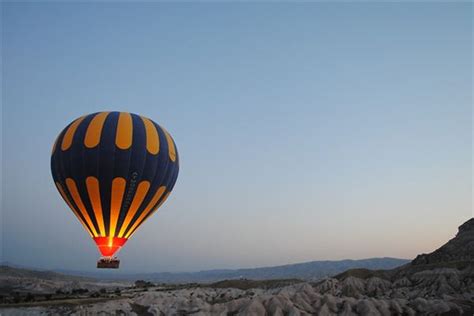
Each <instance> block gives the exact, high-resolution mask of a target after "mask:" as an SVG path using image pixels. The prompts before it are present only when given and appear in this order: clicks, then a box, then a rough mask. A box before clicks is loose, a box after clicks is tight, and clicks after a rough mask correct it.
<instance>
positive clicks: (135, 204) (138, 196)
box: [118, 181, 150, 237]
mask: <svg viewBox="0 0 474 316" xmlns="http://www.w3.org/2000/svg"><path fill="white" fill-rule="evenodd" d="M149 188H150V182H148V181H142V182H140V184H139V185H138V188H137V192H136V193H135V196H134V197H133V201H132V204H131V205H130V208H129V209H128V212H127V216H126V217H125V220H124V221H123V224H122V227H121V228H120V232H119V234H118V237H123V234H124V233H125V231H126V230H127V227H128V225H130V222H131V221H132V219H133V217H134V216H135V214H136V213H137V210H138V208H139V207H140V205H141V204H142V202H143V199H145V196H146V194H147V192H148V189H149Z"/></svg>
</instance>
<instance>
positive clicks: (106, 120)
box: [51, 112, 179, 268]
mask: <svg viewBox="0 0 474 316" xmlns="http://www.w3.org/2000/svg"><path fill="white" fill-rule="evenodd" d="M178 171H179V157H178V151H177V149H176V144H175V143H174V141H173V138H171V135H170V134H169V133H168V132H167V131H166V130H165V129H164V128H163V127H161V126H160V125H158V124H156V123H155V122H153V121H152V120H151V119H149V118H146V117H143V116H140V115H136V114H132V113H126V112H98V113H93V114H89V115H85V116H82V117H80V118H78V119H76V120H74V121H72V122H71V123H70V124H69V125H68V126H66V128H65V129H64V130H63V131H62V132H61V133H60V134H59V136H58V137H57V139H56V142H55V143H54V146H53V151H52V155H51V172H52V175H53V179H54V183H55V185H56V187H57V189H58V191H59V193H60V195H61V196H62V198H63V199H64V201H65V202H66V204H67V205H68V206H69V208H70V209H71V210H72V211H73V212H74V214H75V215H76V217H77V218H78V219H79V222H80V223H81V224H82V225H83V226H84V228H85V230H86V231H87V233H88V234H89V235H90V236H91V237H92V239H93V240H94V242H95V243H96V245H97V247H98V249H99V252H100V253H101V255H102V257H101V258H100V259H99V261H98V262H97V267H98V268H118V266H119V262H120V261H119V260H118V259H117V258H116V257H115V255H116V253H117V252H118V251H119V250H120V249H121V248H122V247H123V246H124V245H125V243H126V242H127V240H128V239H129V238H130V237H131V236H132V235H133V234H134V233H135V232H136V231H137V229H138V228H139V227H140V225H142V224H143V223H144V222H145V221H146V220H147V219H148V218H149V217H150V216H151V215H152V214H153V213H154V212H155V211H156V210H157V209H158V208H159V207H160V206H161V205H162V204H163V202H165V201H166V199H167V198H168V196H169V194H170V193H171V191H172V190H173V187H174V185H175V183H176V179H177V177H178Z"/></svg>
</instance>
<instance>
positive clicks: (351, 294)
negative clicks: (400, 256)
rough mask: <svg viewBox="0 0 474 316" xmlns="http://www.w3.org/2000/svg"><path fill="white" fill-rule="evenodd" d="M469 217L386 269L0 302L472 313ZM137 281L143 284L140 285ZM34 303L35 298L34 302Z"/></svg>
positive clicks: (8, 309)
mask: <svg viewBox="0 0 474 316" xmlns="http://www.w3.org/2000/svg"><path fill="white" fill-rule="evenodd" d="M473 223H474V220H473V219H471V220H469V221H468V222H466V223H465V224H463V225H462V226H461V227H460V228H459V232H458V234H457V235H456V237H455V238H453V239H452V240H450V241H449V242H448V243H447V244H446V245H444V246H443V247H441V248H440V249H438V250H436V251H434V252H433V253H431V254H423V255H420V256H418V257H417V258H416V259H415V260H413V261H412V262H411V263H408V264H406V265H404V266H402V267H399V268H395V269H391V270H368V269H353V270H348V271H346V272H344V273H341V274H339V275H337V276H336V277H330V278H325V279H323V280H319V281H317V282H299V281H298V280H286V281H285V280H274V281H273V282H272V281H269V280H267V281H254V280H229V281H224V282H219V283H215V284H201V285H200V284H188V285H180V286H169V285H168V286H163V285H162V286H155V285H153V284H151V283H149V282H144V281H142V282H141V283H140V284H142V285H140V286H137V284H136V285H135V286H134V287H129V288H124V289H123V290H121V292H120V293H119V294H113V293H109V292H106V291H105V292H103V293H102V294H101V295H102V296H101V297H100V298H97V299H98V300H100V301H93V302H91V301H90V300H89V301H82V302H84V303H82V304H81V300H75V301H74V302H71V300H69V301H67V302H61V301H56V302H54V303H53V301H48V302H46V304H39V303H34V304H32V303H31V304H30V303H28V304H23V305H21V304H20V305H18V304H17V305H13V306H12V305H7V306H5V305H4V307H3V308H2V307H1V306H0V314H2V315H28V314H31V315H41V314H43V315H68V314H81V315H88V314H91V315H95V314H100V315H121V314H125V315H256V316H258V315H262V316H263V315H346V316H355V315H374V316H375V315H387V316H389V315H446V316H448V315H469V316H471V315H473V314H474V261H473V260H472V255H473V253H472V251H471V250H472V245H473V243H472V242H473V238H474V225H473ZM142 286H143V287H142ZM33 305H34V306H33Z"/></svg>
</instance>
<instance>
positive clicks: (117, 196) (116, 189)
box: [109, 178, 127, 237]
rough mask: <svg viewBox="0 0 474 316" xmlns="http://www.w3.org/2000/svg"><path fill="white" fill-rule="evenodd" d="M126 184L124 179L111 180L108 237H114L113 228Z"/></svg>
mask: <svg viewBox="0 0 474 316" xmlns="http://www.w3.org/2000/svg"><path fill="white" fill-rule="evenodd" d="M126 184H127V182H126V181H125V179H124V178H114V179H113V180H112V196H111V200H110V231H109V236H110V237H115V228H116V226H117V220H118V217H119V213H120V208H121V207H122V199H123V193H124V192H125V185H126Z"/></svg>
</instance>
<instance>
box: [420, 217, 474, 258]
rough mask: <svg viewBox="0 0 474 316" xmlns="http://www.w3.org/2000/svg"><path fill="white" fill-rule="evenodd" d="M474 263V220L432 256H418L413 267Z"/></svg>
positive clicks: (460, 227) (467, 223) (468, 222)
mask: <svg viewBox="0 0 474 316" xmlns="http://www.w3.org/2000/svg"><path fill="white" fill-rule="evenodd" d="M472 261H474V218H471V219H470V220H468V221H467V222H465V223H464V224H462V225H461V226H459V231H458V233H457V235H456V237H454V238H453V239H451V240H450V241H448V242H447V243H446V244H445V245H444V246H442V247H441V248H439V249H437V250H436V251H434V252H432V253H430V254H422V255H418V256H417V257H416V258H415V260H413V262H412V265H426V264H441V265H446V264H447V263H454V264H461V265H462V263H469V262H472Z"/></svg>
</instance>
